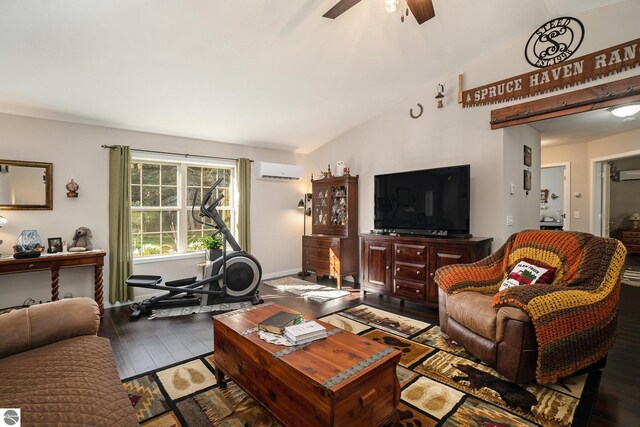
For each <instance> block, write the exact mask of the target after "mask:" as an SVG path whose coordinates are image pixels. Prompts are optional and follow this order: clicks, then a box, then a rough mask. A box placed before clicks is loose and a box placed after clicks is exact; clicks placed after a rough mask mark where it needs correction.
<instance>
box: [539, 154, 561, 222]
mask: <svg viewBox="0 0 640 427" xmlns="http://www.w3.org/2000/svg"><path fill="white" fill-rule="evenodd" d="M540 189H541V190H542V189H546V190H549V194H548V195H547V203H546V209H540V221H542V217H551V218H554V219H555V220H556V221H558V220H559V219H562V218H561V217H558V210H560V211H564V167H562V166H556V167H550V168H544V169H542V171H541V173H540ZM552 194H555V195H556V196H558V197H557V198H555V199H554V198H553V197H551V195H552Z"/></svg>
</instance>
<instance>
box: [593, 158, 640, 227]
mask: <svg viewBox="0 0 640 427" xmlns="http://www.w3.org/2000/svg"><path fill="white" fill-rule="evenodd" d="M637 169H640V150H634V151H629V152H626V153H621V154H616V155H614V156H607V157H602V158H598V159H593V160H592V161H591V167H590V170H591V176H592V177H591V184H592V189H593V190H592V194H593V197H592V205H591V212H592V213H593V215H592V221H591V233H593V234H595V235H598V236H606V237H616V238H617V237H618V236H619V234H620V233H619V230H624V229H626V228H628V227H629V226H630V225H631V222H630V220H629V217H630V216H631V215H632V214H634V213H636V212H640V181H638V180H636V181H626V180H624V179H623V180H620V179H619V176H618V174H617V173H616V172H619V171H626V170H637Z"/></svg>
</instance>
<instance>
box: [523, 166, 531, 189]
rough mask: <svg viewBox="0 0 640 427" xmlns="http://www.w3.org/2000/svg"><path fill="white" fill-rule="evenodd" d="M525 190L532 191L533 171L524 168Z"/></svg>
mask: <svg viewBox="0 0 640 427" xmlns="http://www.w3.org/2000/svg"><path fill="white" fill-rule="evenodd" d="M523 187H524V189H525V191H531V171H528V170H526V169H525V170H524V185H523Z"/></svg>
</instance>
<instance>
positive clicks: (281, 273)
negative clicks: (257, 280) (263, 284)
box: [262, 268, 302, 280]
mask: <svg viewBox="0 0 640 427" xmlns="http://www.w3.org/2000/svg"><path fill="white" fill-rule="evenodd" d="M301 270H302V269H300V268H294V269H293V270H285V271H278V272H276V273H267V274H263V275H262V280H268V279H275V278H276V277H283V276H291V275H292V274H297V273H298V272H300V271H301Z"/></svg>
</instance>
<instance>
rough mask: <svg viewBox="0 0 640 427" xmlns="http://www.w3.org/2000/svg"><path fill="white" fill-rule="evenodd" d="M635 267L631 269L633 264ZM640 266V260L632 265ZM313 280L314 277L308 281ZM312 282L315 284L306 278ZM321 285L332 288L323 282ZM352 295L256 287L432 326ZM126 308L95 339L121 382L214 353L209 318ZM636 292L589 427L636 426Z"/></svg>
mask: <svg viewBox="0 0 640 427" xmlns="http://www.w3.org/2000/svg"><path fill="white" fill-rule="evenodd" d="M636 262H637V263H638V264H635V263H636ZM631 264H632V265H640V256H637V259H635V258H634V259H632V260H631ZM312 277H313V276H312ZM311 280H314V279H311ZM320 283H323V284H331V283H332V282H331V281H329V280H328V279H321V280H320ZM344 289H346V290H351V291H352V294H351V296H348V297H344V298H341V299H338V300H335V301H329V302H327V303H324V304H321V303H317V302H314V301H308V302H307V301H305V300H304V299H303V298H301V297H295V296H291V295H287V294H285V293H284V292H281V291H277V290H275V289H273V288H271V287H269V286H265V285H261V287H260V293H261V295H262V297H263V298H264V300H265V301H267V302H268V301H273V302H277V303H279V304H282V305H285V306H287V307H291V308H293V309H296V310H299V311H301V312H302V313H305V314H307V315H309V316H311V317H321V316H324V315H326V314H329V313H333V312H336V311H339V310H343V309H345V308H348V307H352V306H355V305H358V304H360V303H363V302H364V303H366V304H368V305H371V306H375V307H379V308H383V309H385V310H390V311H394V312H396V313H401V314H406V315H407V316H410V317H415V318H418V319H421V320H424V321H426V322H429V323H437V322H438V316H437V311H435V310H431V309H428V308H425V307H423V306H420V305H417V304H413V303H410V302H405V303H402V302H400V300H397V299H394V298H387V297H380V296H378V295H374V294H368V295H367V296H366V297H365V298H361V297H360V293H359V291H358V290H354V289H350V288H348V287H347V288H344ZM128 316H129V309H128V307H117V308H111V309H107V310H106V312H105V316H104V318H103V321H102V325H101V328H100V332H99V334H100V335H101V336H104V337H107V338H109V339H110V340H111V345H112V347H113V351H114V354H115V358H116V365H117V366H118V371H119V373H120V377H121V378H126V377H130V376H133V375H137V374H140V373H143V372H146V371H150V370H154V369H157V368H160V367H162V366H166V365H170V364H172V363H175V362H179V361H181V360H184V359H187V358H189V357H193V356H198V355H200V354H203V353H207V352H210V351H212V349H213V328H212V323H211V315H210V314H197V315H191V316H183V317H175V318H166V319H155V320H148V319H140V320H138V321H136V322H129V317H128ZM638 325H640V287H634V286H629V285H622V289H621V293H620V317H619V332H618V338H617V340H616V344H615V346H614V348H613V349H612V350H611V351H610V352H609V356H608V359H607V366H606V368H605V369H604V372H603V375H602V381H601V383H600V388H599V391H598V397H597V400H596V407H595V409H594V413H593V416H592V419H591V424H590V425H591V426H597V427H600V426H603V427H604V426H632V425H640V405H638V396H640V365H639V364H638V362H637V361H638V355H640V331H639V330H638Z"/></svg>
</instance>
